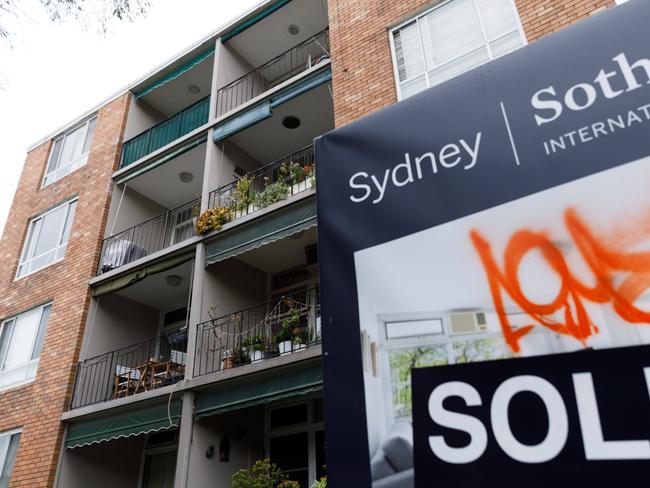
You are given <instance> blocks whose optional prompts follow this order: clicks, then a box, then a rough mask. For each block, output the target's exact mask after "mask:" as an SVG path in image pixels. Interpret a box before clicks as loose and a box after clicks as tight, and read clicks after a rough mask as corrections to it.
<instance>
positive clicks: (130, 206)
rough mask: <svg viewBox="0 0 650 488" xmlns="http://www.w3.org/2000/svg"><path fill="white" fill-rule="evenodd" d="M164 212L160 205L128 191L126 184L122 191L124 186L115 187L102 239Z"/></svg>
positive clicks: (133, 191)
mask: <svg viewBox="0 0 650 488" xmlns="http://www.w3.org/2000/svg"><path fill="white" fill-rule="evenodd" d="M123 191H125V193H124V197H122V192H123ZM120 201H121V203H120ZM118 207H119V210H118ZM166 210H167V209H166V208H165V207H163V206H162V205H159V204H158V203H156V202H154V201H153V200H151V199H149V198H147V197H145V196H144V195H142V194H140V193H138V192H137V191H135V190H132V189H130V188H129V186H128V184H127V186H126V190H124V185H120V186H119V187H118V186H116V187H115V191H114V192H113V198H112V199H111V208H110V210H109V212H108V225H107V226H106V232H105V235H104V237H109V236H111V235H115V234H118V233H120V232H122V231H123V230H126V229H128V228H130V227H133V226H134V225H138V224H141V223H142V222H145V221H147V220H149V219H150V218H152V217H155V216H156V215H160V214H161V213H163V212H165V211H166Z"/></svg>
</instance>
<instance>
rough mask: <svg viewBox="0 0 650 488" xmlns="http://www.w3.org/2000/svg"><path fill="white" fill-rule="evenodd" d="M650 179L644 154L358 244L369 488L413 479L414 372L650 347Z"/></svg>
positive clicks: (401, 484)
mask: <svg viewBox="0 0 650 488" xmlns="http://www.w3.org/2000/svg"><path fill="white" fill-rule="evenodd" d="M576 164H579V162H576ZM549 170H552V168H549ZM649 185H650V158H644V159H641V160H638V161H634V162H632V163H628V164H625V165H623V166H619V167H617V168H614V169H611V170H607V171H604V172H601V173H598V174H595V175H591V176H588V177H585V178H582V179H580V180H577V181H574V182H571V183H567V184H564V185H561V186H558V187H556V188H553V189H550V190H547V191H544V192H541V193H537V194H534V195H530V196H527V197H525V198H522V199H520V200H517V201H513V202H509V203H506V204H503V205H500V206H497V207H494V208H491V209H488V210H485V211H482V212H479V213H476V214H473V215H470V216H467V217H464V218H462V219H458V220H456V221H453V222H449V223H446V224H443V225H440V226H437V227H434V228H430V229H427V230H424V231H421V232H418V233H415V234H412V235H409V236H406V237H403V238H400V239H396V240H394V241H391V242H386V243H384V244H381V245H378V246H375V247H372V248H368V249H364V250H361V251H358V252H357V253H355V272H356V279H357V288H358V294H359V295H358V303H359V323H360V328H361V330H360V331H359V332H360V334H361V345H362V351H361V354H362V358H363V369H364V371H363V374H364V384H365V399H366V417H367V422H368V425H367V427H368V443H369V451H370V452H369V459H370V463H371V473H372V479H373V488H380V487H381V488H383V487H396V488H397V487H400V488H404V487H408V486H413V477H414V472H413V457H412V445H413V440H412V439H413V435H412V427H411V369H412V368H420V367H427V366H442V365H449V364H458V363H465V362H474V361H485V360H495V359H505V358H513V357H520V356H534V355H542V354H552V353H560V352H569V351H573V350H578V349H581V348H606V347H622V346H630V345H636V344H647V343H650V327H649V326H648V324H650V290H648V288H649V286H650V221H649V220H648V218H647V215H648V214H649V213H648V211H649V210H650V195H649V194H648V190H647V189H648V188H649ZM458 198H463V196H462V195H458Z"/></svg>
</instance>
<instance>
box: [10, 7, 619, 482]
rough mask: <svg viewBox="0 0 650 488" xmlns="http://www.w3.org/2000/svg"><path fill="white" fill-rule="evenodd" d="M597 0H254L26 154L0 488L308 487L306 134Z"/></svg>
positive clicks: (314, 457) (319, 402)
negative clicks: (257, 483) (242, 472)
mask: <svg viewBox="0 0 650 488" xmlns="http://www.w3.org/2000/svg"><path fill="white" fill-rule="evenodd" d="M612 6H613V1H608V0H579V1H569V0H546V1H544V2H539V1H532V0H447V1H444V2H435V1H434V2H432V1H430V0H428V1H422V0H417V1H416V0H408V1H404V2H385V1H380V0H330V1H329V2H325V0H269V1H266V2H263V3H262V4H260V5H259V6H258V7H256V8H254V9H253V10H251V11H250V12H247V13H246V14H244V15H242V16H241V17H240V18H238V19H236V20H235V21H233V22H231V23H230V24H229V25H227V26H226V27H224V28H222V29H220V30H219V31H217V32H216V33H215V34H213V35H211V36H209V37H207V38H206V39H203V40H201V41H199V42H197V43H196V44H195V45H193V46H190V47H189V48H187V49H186V50H184V51H183V52H182V53H181V54H179V55H178V56H177V57H175V58H174V59H173V60H171V61H169V62H168V63H166V64H165V65H163V66H161V67H159V68H157V69H155V70H153V71H152V72H151V73H149V74H147V75H146V76H144V77H143V78H141V79H140V80H137V81H136V82H134V83H133V84H132V85H131V86H130V87H129V88H128V90H126V91H124V92H123V93H119V94H117V95H116V96H114V97H112V98H111V99H109V100H108V101H106V102H104V103H102V104H101V106H99V107H97V108H95V109H93V110H90V111H89V112H88V113H86V114H83V115H82V116H80V117H79V118H78V119H76V120H75V121H73V122H71V123H70V124H68V125H67V126H66V127H64V128H62V129H61V130H60V131H58V132H57V133H56V134H53V135H52V136H50V137H48V138H47V139H45V140H43V141H41V142H39V143H38V144H36V145H35V146H34V147H33V148H31V149H30V151H29V153H28V156H27V160H26V162H25V167H24V170H23V173H22V176H21V180H20V183H19V186H18V190H17V193H16V197H15V199H14V203H13V206H12V208H11V211H10V214H9V218H8V221H7V225H6V228H5V232H4V235H3V238H2V241H1V242H0V255H1V256H2V257H3V260H4V261H3V263H4V266H2V269H1V270H0V290H1V297H2V298H0V317H1V318H2V320H1V326H0V327H1V328H0V405H1V406H2V411H3V415H2V416H0V470H1V475H0V487H3V486H15V487H18V486H30V487H32V486H53V485H54V486H59V487H66V488H67V487H72V488H74V487H86V486H94V487H97V488H99V487H104V486H106V487H112V486H142V487H171V486H175V487H185V486H188V487H189V486H191V487H214V486H223V487H226V486H230V479H231V476H232V474H233V473H235V472H236V471H237V470H239V469H240V468H243V467H249V466H252V465H253V464H254V462H255V461H256V460H259V459H262V458H265V457H269V458H270V459H271V460H272V461H273V462H275V463H276V464H278V465H279V466H280V467H281V468H282V470H283V471H284V472H285V473H286V474H288V475H289V476H290V477H291V478H292V479H295V480H296V481H299V482H300V485H301V486H303V487H307V486H310V485H311V483H312V482H313V481H314V480H316V479H318V478H320V477H321V476H324V475H325V474H326V448H325V434H324V426H325V419H324V413H323V412H324V409H323V394H322V388H323V378H322V373H321V361H322V356H321V354H322V349H321V347H322V346H321V320H320V308H319V292H318V283H319V281H318V266H319V263H318V252H317V226H316V211H315V208H316V204H315V192H316V185H317V183H316V176H315V165H316V161H315V160H314V153H313V146H312V141H313V139H314V138H316V137H318V136H319V135H321V134H323V133H325V132H327V131H329V130H331V129H333V128H334V127H335V126H340V125H343V124H345V123H348V122H350V121H352V120H354V119H356V118H358V117H361V116H364V115H366V114H369V113H371V112H373V111H375V110H377V109H379V108H381V107H384V106H386V105H389V104H391V103H394V102H396V101H397V100H400V99H404V98H406V97H408V96H410V95H412V94H414V93H417V92H418V91H421V90H423V89H426V88H429V87H433V86H435V85H436V84H439V83H442V82H444V81H448V80H451V79H453V77H454V76H456V75H458V74H460V73H462V72H465V71H467V70H469V69H471V68H473V67H476V66H478V65H480V64H483V63H488V62H490V60H492V59H494V58H497V57H499V56H503V55H507V54H508V53H509V52H511V51H513V50H515V49H519V48H521V47H523V46H525V45H526V44H527V43H530V42H533V41H534V40H535V39H537V38H539V37H540V36H543V35H545V34H548V33H550V32H553V31H555V30H558V29H561V28H563V27H565V26H567V25H569V24H571V23H572V22H575V21H577V20H580V19H581V18H583V17H586V16H589V15H593V14H595V13H598V12H600V11H602V10H604V9H606V8H609V7H612ZM450 82H453V80H452V81H450ZM441 123H444V114H441ZM330 334H331V335H329V336H328V337H326V338H325V342H326V343H327V341H328V340H345V338H338V337H337V338H334V337H333V334H334V331H331V332H330ZM325 360H326V358H325ZM327 401H331V402H337V401H345V392H340V394H339V395H337V394H336V393H333V394H332V395H330V396H329V397H328V400H327ZM336 447H337V446H333V445H329V446H328V449H329V450H330V451H331V450H333V449H336Z"/></svg>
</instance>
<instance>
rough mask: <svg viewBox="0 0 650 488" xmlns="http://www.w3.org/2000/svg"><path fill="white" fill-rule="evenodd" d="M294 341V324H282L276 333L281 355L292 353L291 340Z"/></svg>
mask: <svg viewBox="0 0 650 488" xmlns="http://www.w3.org/2000/svg"><path fill="white" fill-rule="evenodd" d="M292 341H293V326H292V325H290V324H287V323H284V321H283V324H282V328H280V330H279V331H278V333H277V334H275V343H276V344H277V345H278V350H279V351H280V355H281V356H284V355H285V354H290V353H291V342H292Z"/></svg>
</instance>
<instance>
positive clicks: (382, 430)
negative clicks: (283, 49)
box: [316, 0, 650, 487]
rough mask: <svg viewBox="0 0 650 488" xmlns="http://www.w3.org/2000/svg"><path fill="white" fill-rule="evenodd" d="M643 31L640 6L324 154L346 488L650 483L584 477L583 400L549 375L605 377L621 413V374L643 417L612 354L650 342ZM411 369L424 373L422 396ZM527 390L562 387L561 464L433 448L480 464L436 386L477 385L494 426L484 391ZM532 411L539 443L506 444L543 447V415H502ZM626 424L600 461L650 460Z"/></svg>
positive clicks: (329, 305)
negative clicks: (448, 418) (623, 452)
mask: <svg viewBox="0 0 650 488" xmlns="http://www.w3.org/2000/svg"><path fill="white" fill-rule="evenodd" d="M649 23H650V4H649V3H648V2H644V1H641V0H638V1H634V0H632V1H630V2H628V3H626V4H624V5H621V6H618V7H616V8H613V9H610V10H608V11H606V12H604V13H601V14H598V15H596V16H594V17H592V18H590V19H588V20H585V21H582V22H580V23H578V24H576V25H574V26H572V27H570V28H567V29H564V30H562V31H560V32H558V33H556V34H554V35H552V36H549V37H547V38H545V39H542V40H539V41H536V42H535V43H533V44H531V45H529V46H526V47H524V48H522V49H520V50H518V51H517V52H514V53H512V54H510V55H508V56H505V57H503V58H501V59H498V60H495V61H493V62H490V63H488V64H486V65H484V66H482V67H480V68H478V69H475V70H473V71H471V72H469V73H467V74H464V75H462V76H459V77H457V78H454V79H452V80H450V81H448V82H446V83H443V84H441V85H438V86H435V87H433V88H431V89H429V90H427V91H425V92H423V93H421V94H419V95H416V96H414V97H411V98H409V99H407V100H405V101H402V102H400V103H397V104H395V105H393V106H390V107H388V108H386V109H384V110H381V111H379V112H377V113H375V114H372V115H370V116H368V117H365V118H363V119H361V120H359V121H356V122H354V123H352V124H349V125H347V126H344V127H341V128H339V129H337V130H335V131H333V132H331V133H328V134H326V135H324V136H323V137H321V138H319V139H318V140H317V141H316V156H317V160H318V168H317V171H318V174H317V179H318V194H317V204H318V220H319V227H318V232H319V254H320V267H321V294H322V297H321V298H322V308H323V310H322V313H323V336H324V351H325V352H324V368H325V369H324V375H325V376H324V380H325V404H326V418H327V442H328V452H327V455H328V463H327V467H328V476H329V478H330V480H331V482H332V483H333V485H334V486H371V485H372V486H376V487H386V486H399V487H407V486H413V484H414V483H415V486H418V487H424V486H431V484H433V483H434V481H432V479H433V476H434V471H435V478H436V481H435V484H436V486H441V487H444V486H452V485H453V486H468V484H469V482H470V480H480V481H481V484H482V485H485V484H486V483H487V485H490V486H491V485H493V484H494V485H497V483H498V485H499V486H501V485H503V486H507V484H506V483H505V482H504V479H503V477H504V473H508V472H516V473H517V476H520V478H519V480H524V479H525V480H526V483H529V481H530V480H531V479H533V478H534V477H535V476H537V474H538V473H540V472H545V471H544V466H545V465H548V466H551V465H552V466H553V470H549V471H548V476H547V478H546V479H547V480H558V481H560V480H561V478H562V477H561V473H564V474H565V475H566V476H567V479H574V478H571V477H570V476H569V475H568V474H567V473H569V472H571V471H572V470H573V471H576V472H577V471H581V472H583V475H584V476H583V478H581V481H582V483H583V484H585V485H586V484H587V483H595V486H599V485H598V483H599V480H601V479H614V478H615V477H616V476H621V474H622V473H626V472H635V470H638V469H641V468H639V466H640V465H643V469H647V467H650V466H647V462H648V461H647V460H646V458H645V457H643V456H641V457H639V456H636V455H634V453H630V455H629V456H628V457H622V458H620V459H618V460H616V461H612V460H609V459H602V460H599V459H590V458H588V455H586V454H585V453H584V449H583V450H582V451H581V450H580V449H579V446H580V445H581V441H580V439H582V440H583V441H584V433H582V431H581V430H580V427H579V422H576V416H577V415H578V413H577V410H576V407H575V402H576V399H575V398H573V397H567V396H566V395H565V394H568V391H569V389H570V388H569V385H570V383H569V382H570V381H571V380H570V378H568V377H562V378H561V379H560V378H559V376H557V375H559V374H560V372H561V370H562V369H563V368H562V365H567V367H568V365H574V366H575V367H576V368H577V369H575V372H576V373H581V372H587V373H588V372H590V371H593V372H594V384H595V388H596V393H597V397H598V399H600V398H601V397H613V398H616V397H617V396H619V395H621V398H623V396H622V392H621V391H620V388H618V389H616V388H614V387H615V386H616V384H617V383H616V381H615V378H620V377H621V375H624V376H626V377H629V378H634V379H633V380H630V381H631V382H632V383H634V388H635V390H634V393H633V395H636V396H635V397H634V398H637V397H638V395H640V391H641V390H639V389H640V388H642V387H643V373H642V372H640V371H642V370H643V368H645V367H650V363H649V364H645V363H644V360H643V359H642V356H643V355H642V354H640V353H637V352H632V351H633V349H630V351H627V350H623V349H621V350H620V351H619V352H618V353H617V352H616V351H615V348H627V347H632V348H634V347H638V348H642V347H643V344H648V343H650V327H649V324H650V289H649V285H650V274H649V272H650V219H649V218H648V217H649V216H650V191H648V189H649V188H650V137H649V135H650V47H649V46H650V43H648V36H647V34H646V31H647V25H648V24H649ZM585 349H594V350H595V351H597V353H596V352H589V353H584V350H585ZM610 349H611V351H610ZM581 351H583V352H581ZM635 351H636V350H635ZM638 351H642V349H638ZM601 353H602V354H606V355H607V356H606V357H608V358H609V360H610V361H611V362H612V364H611V365H610V366H611V367H609V368H607V367H603V365H604V364H605V363H604V362H603V360H601V359H599V358H601V357H605V356H603V355H602V354H601ZM574 355H576V356H575V358H574ZM628 355H629V356H628ZM533 356H535V357H536V356H539V358H538V359H523V358H526V357H533ZM626 357H629V358H636V359H635V361H636V360H637V359H638V361H636V362H635V361H632V362H628V361H626V360H625V358H626ZM619 359H620V361H619ZM491 360H495V361H496V362H495V363H486V362H485V361H491ZM497 360H499V361H501V362H500V363H499V361H497ZM461 363H466V365H465V366H462V367H460V366H457V365H459V364H461ZM497 363H499V364H497ZM454 365H456V366H454ZM529 365H532V366H529ZM572 367H573V366H572ZM413 368H416V369H417V368H425V369H422V370H421V371H416V373H415V375H414V377H415V379H416V382H415V383H414V384H412V383H411V380H412V378H411V377H412V374H411V371H412V369H413ZM527 368H530V369H527ZM523 371H529V372H530V374H537V375H539V376H540V377H543V378H546V380H547V381H549V382H551V383H553V382H554V381H555V378H556V377H557V378H558V381H559V380H561V382H563V383H562V384H560V383H558V384H555V383H553V384H554V385H555V388H556V389H557V391H559V392H560V395H561V396H562V400H563V401H564V402H565V408H566V409H567V415H568V416H569V423H568V427H567V428H568V434H567V442H566V444H565V445H564V446H563V447H562V449H561V450H560V452H559V454H558V455H557V456H555V457H553V458H552V459H550V458H549V459H548V460H544V459H541V460H539V461H537V462H534V463H527V462H523V461H522V460H518V459H516V458H512V457H508V456H506V455H505V451H504V450H503V448H502V446H500V445H499V443H498V442H496V441H495V438H494V428H495V426H494V425H492V423H493V419H490V418H487V417H481V419H482V420H481V421H482V422H483V425H484V426H485V429H486V431H487V432H488V444H487V447H486V450H485V455H484V456H479V457H477V458H476V459H474V458H473V457H472V456H468V457H466V458H464V459H465V460H464V461H463V462H460V463H457V462H456V463H455V462H453V461H452V462H450V461H449V460H445V459H444V456H443V457H441V456H440V455H439V454H438V453H436V452H435V451H434V450H432V449H431V447H430V446H429V445H428V442H426V439H427V438H429V437H430V436H434V437H435V436H436V435H437V436H442V437H439V438H440V439H441V442H442V441H445V442H447V441H448V442H450V443H451V444H450V445H451V446H452V447H455V448H458V449H462V448H463V447H466V446H467V445H469V443H470V436H469V435H463V434H462V433H461V434H458V433H457V432H456V433H454V432H453V431H454V429H453V427H445V426H444V422H443V423H441V422H440V421H438V422H437V425H434V424H436V421H435V419H433V418H432V417H431V415H428V417H427V413H430V412H428V410H427V409H428V408H429V403H430V401H431V400H430V398H431V395H432V393H433V392H434V391H435V389H436V387H437V386H436V385H438V384H442V383H446V382H450V381H452V382H453V381H459V382H466V383H468V384H472V385H473V386H474V387H475V388H476V389H477V392H478V393H479V394H480V396H481V399H482V400H481V401H482V403H481V405H485V404H489V402H490V401H491V398H490V397H491V395H492V394H493V392H492V391H491V390H490V389H489V388H488V389H486V390H483V389H479V385H478V383H477V381H479V380H478V379H479V378H481V377H482V376H483V375H486V382H487V383H490V384H494V385H496V384H497V383H496V382H497V381H502V380H503V381H506V380H507V379H508V378H509V377H515V376H517V375H519V374H520V373H521V374H523V373H522V372H523ZM570 371H573V370H571V369H570ZM546 372H547V373H548V375H550V376H549V377H548V378H547V377H546V376H544V375H545V374H546ZM491 374H492V375H494V377H491V376H490V375H491ZM526 374H528V373H526ZM455 375H458V376H457V379H454V378H455ZM487 383H486V384H487ZM624 384H627V383H620V385H624ZM630 387H631V388H632V386H630ZM481 388H482V387H481ZM531 395H532V396H533V398H532V399H531V398H528V397H530V396H531ZM520 396H521V398H522V399H520V398H519V397H520ZM452 397H453V395H452ZM645 400H648V399H644V401H645ZM639 401H641V400H640V399H639ZM448 402H449V406H448V407H447V403H444V405H443V406H445V408H449V409H450V410H453V409H454V408H455V409H456V410H458V411H466V412H472V411H473V410H472V409H475V408H476V409H477V410H476V411H477V412H478V411H480V412H482V413H480V415H483V416H484V415H487V414H486V413H485V412H487V411H483V410H481V408H487V407H484V406H483V407H481V406H479V405H478V404H477V406H476V407H474V406H471V405H470V404H468V403H467V401H465V402H463V401H462V397H461V396H456V397H453V398H451V399H449V400H448ZM527 402H528V403H530V404H531V407H530V408H532V409H533V410H534V411H536V412H538V413H539V416H538V417H539V418H537V416H536V419H535V422H531V424H530V426H529V427H527V426H526V425H527V424H526V425H524V423H522V422H521V421H518V420H517V418H518V417H517V416H518V415H520V413H513V414H512V415H513V416H514V417H513V418H512V419H511V420H512V422H513V426H512V432H513V435H514V438H515V439H516V441H517V442H519V443H522V444H527V443H533V444H534V443H535V442H537V441H540V442H541V440H543V439H544V437H543V434H544V432H546V431H545V429H546V428H547V427H548V426H547V425H546V423H544V422H545V421H544V420H543V419H544V418H545V417H544V415H543V409H542V407H543V405H544V404H543V402H541V403H540V400H539V395H537V397H535V394H534V393H522V394H521V395H517V396H516V397H515V398H514V399H513V403H512V408H515V406H516V405H518V404H521V405H524V404H526V403H527ZM572 402H573V403H572ZM611 404H612V403H611V402H609V403H606V404H605V405H611ZM603 408H604V407H603ZM612 408H613V406H612ZM607 409H608V412H607V415H608V416H609V415H610V412H609V409H610V407H607ZM617 412H618V413H616V412H613V411H612V412H611V415H613V416H614V417H616V416H618V418H619V420H618V422H619V423H622V424H625V425H620V426H619V427H620V428H619V427H612V429H614V430H608V429H610V427H609V423H608V422H610V420H609V418H607V419H605V418H601V421H602V424H601V425H602V429H603V435H604V436H605V437H604V439H605V440H612V441H613V440H621V441H626V440H630V439H631V440H638V441H639V442H644V443H645V442H646V441H648V439H650V432H648V428H647V425H645V424H643V423H642V422H640V421H639V419H640V417H639V415H637V414H635V415H630V416H621V413H620V411H618V410H617ZM601 413H602V412H601ZM637 413H638V412H637ZM418 415H419V417H418ZM477 415H479V414H477ZM414 416H415V418H414ZM603 416H604V414H603V415H601V417H603ZM418 419H420V420H419V421H418ZM413 420H415V424H413V423H412V422H413ZM502 420H503V419H502ZM413 426H415V429H421V430H416V431H415V433H414V431H413ZM502 426H503V425H501V424H498V425H497V426H496V427H497V428H501V427H502ZM456 430H458V429H456ZM460 430H462V429H460ZM504 432H505V431H504ZM619 434H620V436H619ZM497 435H506V434H505V433H503V432H502V433H500V434H497ZM540 436H541V437H540ZM454 443H455V444H454ZM644 445H645V444H644ZM414 448H415V455H413V454H412V453H413V451H414ZM524 451H525V450H524ZM639 452H640V451H639ZM404 453H408V455H405V454H404ZM494 459H498V462H497V461H495V464H492V463H491V462H490V460H494ZM459 464H460V468H459ZM592 465H598V466H599V467H598V468H597V469H593V470H592V469H587V466H592ZM434 468H435V469H434ZM460 471H462V472H463V473H464V475H463V476H465V478H463V479H464V480H466V483H461V484H460V485H456V484H454V483H453V482H452V480H453V479H455V475H454V473H458V472H460ZM608 476H609V477H610V478H607V477H608ZM440 480H445V481H444V482H442V481H440ZM530 482H531V483H532V482H534V480H533V481H530Z"/></svg>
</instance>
